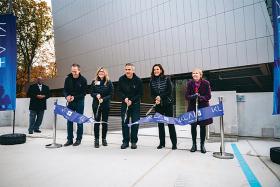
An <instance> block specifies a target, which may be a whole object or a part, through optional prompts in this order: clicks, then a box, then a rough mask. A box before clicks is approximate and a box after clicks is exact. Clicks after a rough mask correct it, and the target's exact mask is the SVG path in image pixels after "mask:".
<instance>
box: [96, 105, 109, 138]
mask: <svg viewBox="0 0 280 187" xmlns="http://www.w3.org/2000/svg"><path fill="white" fill-rule="evenodd" d="M104 104H105V105H102V104H101V105H100V107H99V110H98V112H97V108H98V107H97V106H95V105H93V106H92V111H93V112H94V117H95V121H101V119H102V121H104V122H108V116H109V110H110V105H109V103H108V104H107V103H104ZM101 124H102V139H106V136H107V131H108V123H101ZM99 126H100V123H95V124H94V138H95V139H99Z"/></svg>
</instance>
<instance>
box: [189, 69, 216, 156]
mask: <svg viewBox="0 0 280 187" xmlns="http://www.w3.org/2000/svg"><path fill="white" fill-rule="evenodd" d="M202 76H203V73H202V70H201V69H197V68H196V69H194V70H193V72H192V77H193V79H192V80H190V81H189V82H188V84H187V91H186V94H185V97H186V100H187V101H188V112H189V111H195V110H196V106H195V105H196V99H198V108H203V107H207V106H209V100H210V99H211V87H210V83H209V82H208V81H207V80H204V79H202ZM211 123H213V119H212V118H210V119H206V120H203V121H198V122H195V123H192V124H191V132H192V142H193V145H192V148H191V150H190V151H191V152H195V151H196V150H197V146H196V134H197V133H196V127H197V125H199V126H200V148H201V149H200V151H201V153H206V149H205V147H204V142H205V136H206V125H209V124H211Z"/></svg>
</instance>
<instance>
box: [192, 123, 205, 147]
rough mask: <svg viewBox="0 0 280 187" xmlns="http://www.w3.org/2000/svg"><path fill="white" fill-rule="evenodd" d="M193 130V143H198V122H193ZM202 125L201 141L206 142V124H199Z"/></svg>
mask: <svg viewBox="0 0 280 187" xmlns="http://www.w3.org/2000/svg"><path fill="white" fill-rule="evenodd" d="M191 126H192V127H191V132H192V141H193V144H196V136H197V131H196V127H197V124H196V123H194V124H191ZM199 126H200V143H201V144H204V142H205V137H206V125H199Z"/></svg>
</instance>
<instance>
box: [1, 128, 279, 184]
mask: <svg viewBox="0 0 280 187" xmlns="http://www.w3.org/2000/svg"><path fill="white" fill-rule="evenodd" d="M176 130H177V134H178V137H179V138H178V150H175V151H174V150H171V143H170V140H169V137H167V139H166V143H167V145H166V146H167V147H166V148H165V149H161V150H157V149H156V146H157V145H158V137H157V128H156V127H155V128H146V129H140V130H139V142H138V144H137V145H138V149H136V150H132V149H130V148H128V149H126V150H121V149H120V145H121V140H122V136H121V132H120V131H114V132H109V134H108V143H109V146H107V147H103V146H101V147H100V148H99V149H96V148H94V147H93V137H92V136H91V135H84V136H83V141H82V144H81V145H80V146H78V147H73V146H69V147H62V148H58V149H46V148H45V145H46V144H49V143H51V142H52V139H51V137H52V131H51V130H48V129H42V131H43V132H42V133H41V134H33V135H28V137H27V142H26V143H25V144H21V145H13V146H4V145H0V153H1V154H0V186H1V187H8V186H9V187H13V186H15V187H16V186H22V187H33V186H34V187H37V186H41V187H50V186H56V187H60V186H68V187H71V186H82V187H84V186H114V187H116V186H120V187H126V186H140V187H142V186H160V187H165V186H166V187H169V186H180V187H181V186H250V185H249V183H248V180H247V179H246V176H245V174H244V173H243V171H242V170H241V167H240V163H239V162H238V160H237V159H236V157H235V158H234V159H232V160H221V159H217V158H214V157H213V156H212V154H213V152H216V151H218V150H219V147H220V143H217V142H214V143H207V144H206V149H207V153H206V154H202V153H200V152H199V151H198V152H195V153H190V152H189V149H190V147H191V144H192V142H191V138H190V128H189V127H177V128H176ZM10 132H11V127H0V134H5V133H10ZM16 132H20V133H26V132H27V129H24V128H19V127H17V128H16ZM166 133H167V135H168V129H166ZM65 141H66V131H64V130H59V131H58V132H57V142H58V143H62V144H63V143H65ZM198 142H199V141H198ZM231 143H234V144H236V145H237V147H238V149H239V151H240V152H241V154H242V156H243V157H244V159H245V161H246V162H247V164H248V165H249V167H250V169H251V170H252V172H253V173H254V175H255V176H256V178H257V180H258V181H259V183H260V184H261V185H262V186H268V187H273V186H275V187H277V186H280V165H277V164H275V163H272V162H271V161H270V158H269V148H270V147H274V146H280V142H279V140H260V139H240V140H239V141H238V142H231ZM231 143H226V151H227V152H230V153H233V150H232V148H231Z"/></svg>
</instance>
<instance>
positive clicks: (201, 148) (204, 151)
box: [200, 143, 206, 153]
mask: <svg viewBox="0 0 280 187" xmlns="http://www.w3.org/2000/svg"><path fill="white" fill-rule="evenodd" d="M200 152H201V153H206V149H205V147H204V143H202V144H200Z"/></svg>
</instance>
